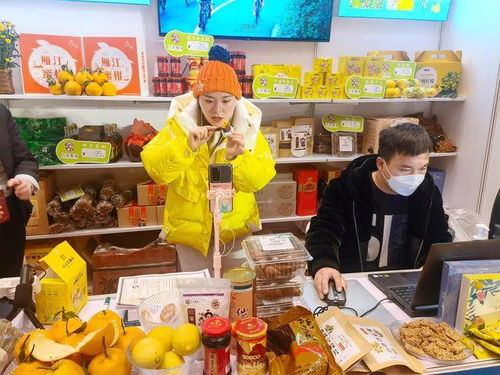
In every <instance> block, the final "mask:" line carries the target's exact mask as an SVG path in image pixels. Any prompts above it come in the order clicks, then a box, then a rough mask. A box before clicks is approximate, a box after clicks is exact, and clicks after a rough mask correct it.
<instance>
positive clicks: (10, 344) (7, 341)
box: [0, 319, 22, 374]
mask: <svg viewBox="0 0 500 375" xmlns="http://www.w3.org/2000/svg"><path fill="white" fill-rule="evenodd" d="M21 336H22V333H21V332H20V331H19V330H18V329H17V328H16V327H14V326H13V325H12V323H11V322H9V321H8V320H7V319H0V374H2V373H3V370H4V368H5V367H6V366H7V365H8V364H9V362H10V361H11V360H12V357H13V352H14V346H15V345H16V342H17V340H19V339H20V338H21Z"/></svg>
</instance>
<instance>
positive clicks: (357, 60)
mask: <svg viewBox="0 0 500 375" xmlns="http://www.w3.org/2000/svg"><path fill="white" fill-rule="evenodd" d="M364 69H365V58H364V57H362V56H341V57H339V68H338V74H339V75H341V76H353V75H359V76H360V75H363V71H364Z"/></svg>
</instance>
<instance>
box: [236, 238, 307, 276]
mask: <svg viewBox="0 0 500 375" xmlns="http://www.w3.org/2000/svg"><path fill="white" fill-rule="evenodd" d="M243 247H244V248H245V251H246V253H247V258H248V264H249V266H250V268H252V269H253V270H255V273H256V274H257V280H267V281H276V280H290V279H293V278H294V277H296V276H299V275H301V274H303V273H304V271H305V269H306V266H307V261H308V260H309V259H310V255H309V253H308V251H307V250H306V248H305V247H304V245H303V244H302V243H301V242H300V240H299V239H298V238H297V237H295V236H294V235H293V234H291V233H283V234H271V235H265V236H253V237H250V238H248V239H246V240H245V241H243Z"/></svg>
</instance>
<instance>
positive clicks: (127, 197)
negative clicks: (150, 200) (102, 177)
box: [111, 190, 134, 208]
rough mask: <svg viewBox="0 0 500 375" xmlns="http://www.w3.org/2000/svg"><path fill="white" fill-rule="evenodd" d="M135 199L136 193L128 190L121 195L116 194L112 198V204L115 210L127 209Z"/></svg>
mask: <svg viewBox="0 0 500 375" xmlns="http://www.w3.org/2000/svg"><path fill="white" fill-rule="evenodd" d="M133 199H134V192H133V191H132V190H126V191H123V192H120V193H116V194H115V195H113V196H112V197H111V204H112V205H113V206H114V207H115V208H122V207H125V206H126V205H127V204H128V203H130V202H132V200H133Z"/></svg>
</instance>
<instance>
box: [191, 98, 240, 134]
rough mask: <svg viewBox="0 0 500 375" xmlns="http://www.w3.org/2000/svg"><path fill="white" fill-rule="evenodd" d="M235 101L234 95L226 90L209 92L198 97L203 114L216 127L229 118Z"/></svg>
mask: <svg viewBox="0 0 500 375" xmlns="http://www.w3.org/2000/svg"><path fill="white" fill-rule="evenodd" d="M236 102H237V100H236V97H235V96H234V95H231V94H228V93H227V92H211V93H208V94H203V95H201V96H200V97H199V99H198V103H199V104H200V108H201V111H202V113H203V116H205V118H206V119H207V121H208V122H209V123H210V125H212V126H215V127H216V128H220V127H222V126H223V125H224V124H225V123H226V122H228V121H229V120H231V117H233V113H234V107H235V106H236Z"/></svg>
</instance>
